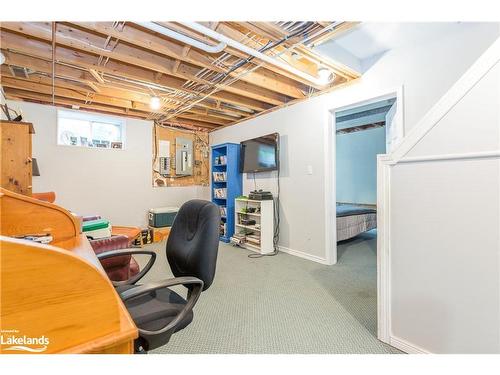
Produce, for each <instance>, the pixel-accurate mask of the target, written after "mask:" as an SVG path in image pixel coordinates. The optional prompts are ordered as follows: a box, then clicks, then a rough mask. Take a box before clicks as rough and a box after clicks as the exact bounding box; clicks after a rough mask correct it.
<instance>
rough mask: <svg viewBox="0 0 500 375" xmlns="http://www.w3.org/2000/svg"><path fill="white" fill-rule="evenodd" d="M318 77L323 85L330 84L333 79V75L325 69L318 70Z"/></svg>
mask: <svg viewBox="0 0 500 375" xmlns="http://www.w3.org/2000/svg"><path fill="white" fill-rule="evenodd" d="M318 77H319V79H320V80H321V81H323V82H324V83H325V84H327V83H330V82H331V81H333V78H334V77H335V74H333V72H331V71H330V70H328V69H326V68H320V69H318Z"/></svg>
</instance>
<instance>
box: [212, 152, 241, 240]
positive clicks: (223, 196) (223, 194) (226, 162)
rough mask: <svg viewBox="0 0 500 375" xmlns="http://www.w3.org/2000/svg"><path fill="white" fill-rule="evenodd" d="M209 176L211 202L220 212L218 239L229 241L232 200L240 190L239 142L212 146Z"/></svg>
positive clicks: (232, 223)
mask: <svg viewBox="0 0 500 375" xmlns="http://www.w3.org/2000/svg"><path fill="white" fill-rule="evenodd" d="M210 177H211V184H210V187H211V191H212V193H211V195H212V202H214V203H215V204H216V205H218V206H219V210H220V213H221V223H220V240H221V241H224V242H229V239H230V238H231V236H232V235H233V233H234V220H235V216H234V201H235V199H236V198H237V197H239V196H240V195H241V191H242V175H241V173H240V145H239V144H237V143H224V144H220V145H215V146H212V156H211V175H210Z"/></svg>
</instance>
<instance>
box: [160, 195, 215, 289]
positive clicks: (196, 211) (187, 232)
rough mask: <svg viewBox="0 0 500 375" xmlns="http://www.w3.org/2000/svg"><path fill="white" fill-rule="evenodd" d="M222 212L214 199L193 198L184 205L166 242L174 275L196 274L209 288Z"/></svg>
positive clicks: (212, 276)
mask: <svg viewBox="0 0 500 375" xmlns="http://www.w3.org/2000/svg"><path fill="white" fill-rule="evenodd" d="M219 225H220V211H219V208H218V207H217V205H215V204H214V203H212V202H208V201H204V200H200V199H193V200H190V201H188V202H186V203H184V204H183V205H182V207H181V208H180V210H179V212H178V213H177V216H176V217H175V220H174V223H173V225H172V229H171V230H170V234H169V236H168V241H167V249H166V251H167V259H168V263H169V264H170V268H171V269H172V272H173V274H174V276H175V277H182V276H194V277H197V278H198V279H200V280H202V281H203V283H204V285H203V290H206V289H208V287H210V285H211V284H212V281H213V279H214V276H215V265H216V263H217V252H218V250H219Z"/></svg>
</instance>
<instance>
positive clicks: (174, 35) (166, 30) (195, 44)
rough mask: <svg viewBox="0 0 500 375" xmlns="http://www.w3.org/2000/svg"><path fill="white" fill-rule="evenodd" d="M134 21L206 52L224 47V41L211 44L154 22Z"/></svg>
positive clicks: (214, 51) (216, 50)
mask: <svg viewBox="0 0 500 375" xmlns="http://www.w3.org/2000/svg"><path fill="white" fill-rule="evenodd" d="M135 23H136V24H138V25H141V26H142V27H144V28H146V29H149V30H152V31H155V32H157V33H159V34H162V35H165V36H168V37H169V38H172V39H175V40H178V41H179V42H182V43H185V44H189V45H190V46H193V47H195V48H198V49H201V50H203V51H205V52H208V53H219V52H222V51H223V50H224V48H226V43H223V42H221V43H219V44H217V45H216V46H211V45H208V44H205V43H202V42H200V41H198V40H196V39H193V38H190V37H188V36H186V35H184V34H181V33H178V32H177V31H174V30H171V29H169V28H168V27H165V26H163V25H159V24H157V23H154V22H135Z"/></svg>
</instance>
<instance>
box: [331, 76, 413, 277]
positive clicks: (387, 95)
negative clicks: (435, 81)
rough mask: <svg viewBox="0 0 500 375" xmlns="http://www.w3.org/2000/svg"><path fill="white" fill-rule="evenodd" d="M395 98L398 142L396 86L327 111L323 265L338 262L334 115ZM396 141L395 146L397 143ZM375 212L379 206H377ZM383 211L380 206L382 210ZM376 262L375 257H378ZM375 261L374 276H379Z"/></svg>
mask: <svg viewBox="0 0 500 375" xmlns="http://www.w3.org/2000/svg"><path fill="white" fill-rule="evenodd" d="M391 98H396V102H395V103H396V105H397V107H396V108H397V110H396V114H395V115H394V118H395V119H397V127H396V129H397V132H398V134H399V135H400V137H399V140H398V141H399V142H400V141H401V139H402V138H403V137H404V135H405V134H404V128H405V127H404V117H405V116H404V87H403V86H402V85H401V86H397V87H395V88H392V89H385V90H379V91H377V92H362V93H360V95H356V96H355V97H351V98H349V100H348V101H347V102H345V103H341V104H340V105H336V106H334V107H331V108H329V109H328V110H327V114H326V115H327V116H328V119H327V121H326V128H325V132H324V134H325V245H326V249H325V259H326V263H327V264H329V265H333V264H336V263H337V260H338V259H337V231H336V228H337V215H336V196H337V192H336V186H335V176H336V171H337V170H336V133H335V129H336V122H335V113H336V112H338V111H342V110H346V109H351V108H354V107H358V106H362V105H366V104H370V103H374V102H378V101H380V100H386V99H391ZM399 142H398V143H399ZM377 209H378V207H377ZM382 209H383V207H382ZM377 259H378V257H377ZM378 266H379V265H378V262H377V273H378Z"/></svg>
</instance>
